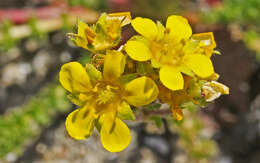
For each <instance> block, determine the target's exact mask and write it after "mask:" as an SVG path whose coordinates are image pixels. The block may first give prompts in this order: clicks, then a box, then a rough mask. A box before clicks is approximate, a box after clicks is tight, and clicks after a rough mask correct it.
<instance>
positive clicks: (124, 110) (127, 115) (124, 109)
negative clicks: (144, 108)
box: [117, 102, 135, 120]
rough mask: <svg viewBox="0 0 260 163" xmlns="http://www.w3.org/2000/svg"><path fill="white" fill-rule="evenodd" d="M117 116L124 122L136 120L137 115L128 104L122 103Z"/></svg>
mask: <svg viewBox="0 0 260 163" xmlns="http://www.w3.org/2000/svg"><path fill="white" fill-rule="evenodd" d="M117 115H118V117H119V118H120V119H123V120H135V115H134V113H133V111H132V109H131V107H130V106H129V105H128V104H127V103H126V102H122V103H121V105H120V107H118V113H117Z"/></svg>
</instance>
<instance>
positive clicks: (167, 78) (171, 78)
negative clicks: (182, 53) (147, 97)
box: [159, 66, 184, 91]
mask: <svg viewBox="0 0 260 163" xmlns="http://www.w3.org/2000/svg"><path fill="white" fill-rule="evenodd" d="M159 75H160V80H161V82H162V84H163V85H164V86H165V87H167V88H169V89H171V90H173V91H175V90H180V89H183V86H184V80H183V76H182V74H181V72H180V71H179V70H177V69H176V68H174V67H168V66H165V67H162V68H161V69H160V72H159Z"/></svg>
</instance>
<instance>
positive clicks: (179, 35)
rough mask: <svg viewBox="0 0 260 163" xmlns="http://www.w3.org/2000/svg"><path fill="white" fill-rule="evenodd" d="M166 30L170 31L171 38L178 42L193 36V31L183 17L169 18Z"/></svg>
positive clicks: (174, 16)
mask: <svg viewBox="0 0 260 163" xmlns="http://www.w3.org/2000/svg"><path fill="white" fill-rule="evenodd" d="M166 28H167V29H170V36H171V37H173V38H175V39H177V40H182V39H187V38H189V37H190V36H191V35H192V29H191V27H190V25H189V23H188V21H187V19H186V18H184V17H182V16H177V15H171V16H169V17H168V19H167V22H166Z"/></svg>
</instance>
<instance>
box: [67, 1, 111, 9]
mask: <svg viewBox="0 0 260 163" xmlns="http://www.w3.org/2000/svg"><path fill="white" fill-rule="evenodd" d="M67 2H68V4H69V5H71V6H84V7H89V8H92V9H96V10H104V9H106V8H107V0H67Z"/></svg>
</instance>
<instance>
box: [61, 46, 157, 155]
mask: <svg viewBox="0 0 260 163" xmlns="http://www.w3.org/2000/svg"><path fill="white" fill-rule="evenodd" d="M125 62H126V61H125V56H124V55H123V54H122V53H121V52H119V51H116V50H107V54H106V56H105V59H104V67H103V74H102V73H101V72H99V71H98V70H97V69H95V68H94V66H92V65H87V66H86V68H84V67H83V66H82V65H81V64H80V63H78V62H70V63H67V64H64V65H63V66H62V68H61V71H60V74H59V80H60V83H61V84H62V86H63V87H64V88H65V89H67V90H68V91H69V92H70V93H71V95H69V98H70V99H71V100H72V102H74V103H75V104H77V105H78V106H79V107H80V108H79V109H76V110H75V111H73V112H72V113H70V114H69V115H68V117H67V119H66V129H67V131H68V133H69V135H70V136H71V137H73V138H75V139H86V138H87V137H89V136H90V135H91V134H92V132H93V129H94V127H96V128H97V129H98V131H99V132H100V137H101V143H102V145H103V146H104V148H105V149H107V150H108V151H110V152H119V151H122V150H123V149H125V148H126V147H127V146H128V144H129V143H130V140H131V136H130V131H129V129H128V127H127V126H126V125H125V123H124V122H123V121H122V120H121V119H133V118H134V117H133V113H132V110H131V108H130V106H129V104H130V105H133V106H142V105H147V104H149V103H151V102H152V101H154V100H155V99H156V98H157V95H158V88H157V86H156V84H155V83H154V81H153V80H152V79H150V78H148V77H139V78H136V79H134V80H131V81H129V82H126V83H122V82H121V80H120V79H121V77H122V74H123V72H124V68H125Z"/></svg>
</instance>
